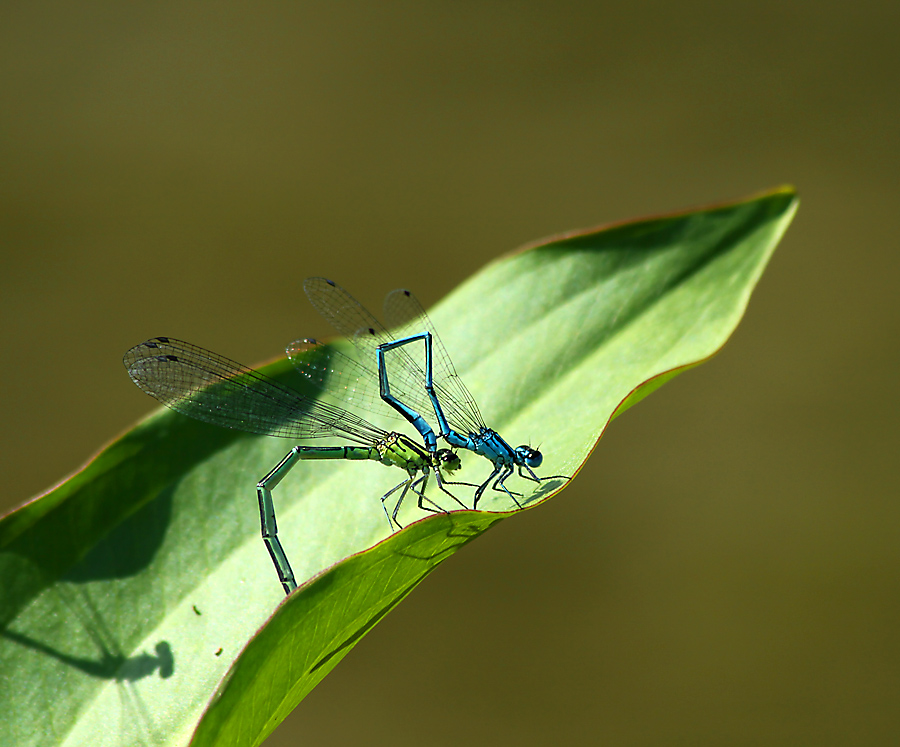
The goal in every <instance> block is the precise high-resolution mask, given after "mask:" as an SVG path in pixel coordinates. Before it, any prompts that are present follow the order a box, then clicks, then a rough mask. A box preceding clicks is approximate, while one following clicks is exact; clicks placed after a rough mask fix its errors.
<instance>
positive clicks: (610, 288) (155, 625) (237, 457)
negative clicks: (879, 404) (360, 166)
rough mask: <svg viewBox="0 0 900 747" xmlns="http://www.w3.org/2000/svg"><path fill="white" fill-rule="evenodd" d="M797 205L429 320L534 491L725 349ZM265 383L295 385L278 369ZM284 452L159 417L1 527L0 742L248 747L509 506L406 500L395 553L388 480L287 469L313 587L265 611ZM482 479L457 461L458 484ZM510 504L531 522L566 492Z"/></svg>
mask: <svg viewBox="0 0 900 747" xmlns="http://www.w3.org/2000/svg"><path fill="white" fill-rule="evenodd" d="M796 204H797V203H796V197H795V194H794V193H793V191H792V190H790V189H781V190H776V191H774V192H771V193H768V194H765V195H762V196H758V197H755V198H752V199H750V200H747V201H744V202H740V203H736V204H729V205H724V206H719V207H715V208H710V209H705V210H700V211H694V212H688V213H682V214H677V215H672V216H666V217H661V218H652V219H648V220H641V221H637V222H632V223H623V224H619V225H615V226H612V227H607V228H605V229H600V230H594V231H586V232H579V233H574V234H571V235H569V236H566V237H562V238H556V239H553V240H550V241H546V242H542V243H539V244H536V245H534V246H531V247H528V248H526V249H525V250H522V251H520V252H518V253H516V254H514V255H511V256H508V257H505V258H503V259H500V260H498V261H496V262H493V263H492V264H490V265H488V266H487V267H485V268H484V269H483V270H482V271H481V272H479V273H478V274H477V275H476V276H475V277H473V278H471V279H470V280H469V281H468V282H466V283H465V284H464V285H463V286H461V287H460V288H458V289H457V290H456V291H455V292H454V293H452V294H451V295H450V296H449V297H448V298H447V299H445V300H444V301H443V302H442V303H441V304H440V305H439V306H438V307H437V308H436V309H434V310H433V313H432V319H433V321H434V323H435V325H436V327H437V328H438V329H439V330H440V331H441V334H442V337H443V340H444V343H445V345H446V346H447V348H448V350H449V351H450V353H451V355H452V357H453V359H454V362H455V364H456V367H457V370H458V371H459V372H460V374H461V375H462V376H463V378H464V380H465V381H466V383H467V385H468V387H469V389H471V391H472V393H473V394H474V395H475V397H476V398H477V399H478V402H479V405H480V407H481V410H482V413H483V415H484V417H485V420H486V421H487V422H488V424H489V425H491V426H492V427H494V428H496V429H497V430H498V431H499V432H500V433H501V434H503V435H504V437H505V438H506V439H507V440H508V441H510V442H511V443H512V444H513V445H516V444H519V443H532V444H535V445H538V444H539V445H540V446H541V448H542V450H543V452H544V455H545V459H544V464H543V466H542V467H541V469H540V470H539V473H540V474H542V475H553V474H562V475H574V474H575V473H576V472H577V471H578V470H579V468H580V467H581V465H582V464H583V462H584V460H585V459H586V458H587V457H588V455H589V454H590V452H591V450H592V449H593V448H594V447H595V446H596V444H597V440H598V439H599V438H600V435H601V433H602V432H603V430H604V428H605V427H606V426H607V424H608V423H609V422H610V421H611V419H612V418H613V417H614V416H616V415H619V414H621V413H622V412H623V411H624V410H625V409H627V407H629V406H631V405H633V404H635V403H636V402H637V401H639V400H640V399H641V398H643V397H644V396H646V395H647V394H649V393H650V392H651V391H652V390H653V389H655V388H656V387H658V386H659V385H661V384H662V383H664V382H665V381H666V380H668V379H669V378H671V377H672V376H673V375H675V374H676V373H677V372H679V371H681V370H684V369H686V368H689V367H690V366H692V365H695V364H697V363H698V362H701V361H703V360H704V359H706V358H708V357H709V356H711V355H712V354H714V353H715V352H716V351H717V350H718V349H719V348H720V347H721V346H722V345H723V344H724V342H725V341H726V339H727V338H728V336H729V335H730V334H731V332H732V331H733V330H734V328H735V326H736V325H737V323H738V321H739V320H740V317H741V315H742V314H743V312H744V309H745V308H746V305H747V301H748V299H749V296H750V293H751V291H752V290H753V287H754V286H755V284H756V282H757V280H758V279H759V276H760V274H761V273H762V270H763V268H764V266H765V264H766V262H767V260H768V258H769V256H770V255H771V253H772V251H773V250H774V247H775V245H776V244H777V242H778V240H779V238H780V237H781V235H782V233H783V232H784V230H785V229H786V227H787V225H788V223H789V222H790V219H791V217H792V215H793V212H794V210H795V208H796ZM385 290H389V289H385ZM299 333H302V330H298V334H299ZM172 334H177V330H172ZM135 342H139V341H138V340H135ZM196 342H199V343H201V344H202V342H203V341H201V340H198V341H196ZM220 352H223V353H225V354H226V355H227V354H228V351H220ZM110 365H118V363H117V362H114V361H110ZM264 370H265V371H266V372H267V373H269V374H270V375H271V376H274V377H276V378H277V379H279V380H281V381H283V382H285V383H290V384H292V385H295V386H298V387H299V386H302V384H301V382H300V380H299V377H298V376H297V374H296V373H295V372H294V371H293V370H292V368H291V366H290V364H288V363H287V362H286V361H280V362H278V363H275V364H273V365H271V366H268V367H267V368H266V369H264ZM122 375H123V376H125V373H124V371H123V373H122ZM379 424H380V425H384V426H387V427H389V428H393V427H399V426H398V425H397V424H396V423H387V422H383V423H379ZM290 446H291V444H290V443H289V442H287V441H284V440H282V439H277V438H268V437H256V436H248V435H245V434H241V433H238V432H234V431H228V430H224V429H218V428H215V427H211V426H206V425H203V424H201V423H197V422H194V421H191V420H189V419H188V418H185V417H183V416H180V415H178V414H176V413H172V412H169V411H161V412H158V413H157V414H155V415H153V416H152V417H151V418H149V419H148V420H146V421H145V422H143V423H141V424H140V425H138V426H137V427H136V428H135V429H134V430H132V431H131V432H130V433H128V434H127V435H126V436H124V437H123V438H122V439H120V440H119V441H117V442H115V443H114V444H112V445H111V446H110V447H109V448H107V449H106V450H105V451H104V452H103V453H101V454H100V455H99V456H98V457H97V458H96V459H95V460H94V461H93V462H92V463H91V464H90V465H89V466H87V467H86V468H85V469H83V470H82V471H81V472H80V473H78V474H77V475H75V476H73V477H72V478H71V479H69V480H68V481H67V482H65V483H64V484H62V485H60V486H59V487H58V488H56V489H55V490H53V491H52V492H50V493H48V494H47V495H45V496H43V497H42V498H40V499H39V500H36V501H34V502H32V503H30V504H28V505H27V506H25V507H23V508H22V509H20V510H19V511H17V512H15V513H13V514H11V515H9V516H7V517H6V518H5V519H3V521H2V523H0V574H2V584H0V588H2V591H0V595H2V596H0V615H2V620H0V624H2V633H0V671H2V673H3V677H2V678H0V723H3V725H4V729H3V731H2V733H0V744H4V745H6V744H9V745H17V746H20V747H25V746H26V745H35V746H37V745H41V746H43V745H48V744H54V745H57V744H58V745H90V746H91V747H100V746H101V745H116V746H119V745H136V744H146V745H183V744H187V743H189V742H191V740H192V739H193V743H194V744H197V745H256V744H259V743H260V742H262V741H263V739H264V738H265V737H266V735H267V734H269V733H270V732H271V731H272V730H273V729H274V728H275V727H276V726H277V725H278V723H279V722H280V721H281V720H282V719H283V718H284V717H285V716H286V715H287V714H288V713H289V712H290V711H291V709H293V708H294V707H295V706H296V705H297V703H298V702H299V701H300V700H301V699H302V698H303V697H304V695H306V693H308V692H309V691H310V690H311V689H312V688H313V687H314V686H315V685H316V683H317V682H318V681H319V680H320V679H321V678H322V677H324V676H325V674H327V673H328V671H330V670H331V668H332V667H334V665H335V664H336V663H337V662H338V661H340V659H341V658H342V657H343V656H344V655H345V654H346V653H347V652H348V651H349V650H350V649H351V648H352V647H353V645H354V644H355V643H356V642H357V641H358V640H359V639H360V638H361V637H362V636H363V635H364V634H365V633H366V632H367V631H368V630H369V629H370V628H371V627H372V626H373V625H374V624H375V623H377V622H378V620H379V619H381V617H382V616H384V615H385V614H386V613H387V612H388V611H389V610H390V609H391V608H392V607H393V606H394V605H396V604H397V603H398V602H399V601H400V600H401V599H402V598H403V597H404V596H405V595H406V594H408V593H409V592H410V591H411V590H412V588H413V587H415V585H416V584H418V583H419V582H420V581H421V580H422V579H423V578H424V577H425V576H426V575H428V573H429V572H430V571H431V570H433V569H434V568H435V567H436V566H437V565H438V564H439V563H440V562H441V561H443V560H445V559H446V558H448V557H449V556H450V555H452V554H453V553H454V552H455V551H456V550H457V549H458V548H460V547H461V546H462V545H464V544H466V543H467V542H469V541H470V540H472V539H474V538H475V537H477V536H478V535H480V534H481V533H483V532H484V531H486V530H487V529H488V528H489V527H490V526H491V525H492V524H494V523H496V522H497V521H500V520H502V519H503V518H505V517H506V516H509V515H510V514H509V513H508V512H509V510H510V509H511V508H514V506H511V505H510V502H509V499H508V498H504V497H503V496H502V495H501V494H499V493H492V492H491V491H488V493H487V494H486V498H485V500H484V501H483V502H482V504H480V506H479V507H480V508H483V509H485V510H484V511H478V512H472V511H467V512H455V513H452V514H450V515H437V516H432V517H431V518H424V515H423V514H422V513H421V512H420V511H419V510H418V509H417V508H416V507H415V505H414V503H415V502H414V501H408V505H407V504H405V508H404V510H403V512H402V514H401V520H402V521H403V523H405V524H409V526H407V528H406V529H404V530H403V531H401V532H398V533H396V534H393V535H390V532H389V529H388V525H387V522H386V520H385V517H384V514H383V512H382V510H381V506H380V503H379V500H378V499H379V497H380V496H381V495H382V494H383V493H384V492H386V491H387V490H388V489H389V488H390V487H392V486H393V485H395V484H396V483H397V482H398V481H399V480H400V478H401V477H402V473H400V472H399V471H398V470H397V469H395V468H394V469H389V468H386V467H384V466H382V465H379V464H375V463H360V462H353V463H343V462H327V463H324V462H318V463H315V462H306V463H301V464H299V465H298V466H297V467H296V468H295V469H294V470H293V472H291V474H290V476H289V477H288V478H287V479H286V480H285V482H284V483H282V485H281V486H279V488H278V489H277V491H276V494H275V501H276V504H277V506H278V510H279V514H278V517H279V529H280V536H281V538H282V540H283V542H284V545H285V549H286V551H287V552H288V555H289V556H290V558H291V562H292V564H293V567H294V571H295V573H296V574H297V578H298V580H301V579H311V580H310V581H309V582H308V583H306V584H305V585H303V586H301V587H300V588H299V589H298V590H297V591H296V592H295V593H294V594H293V595H292V596H291V597H290V598H288V599H287V600H284V596H283V593H282V591H281V586H280V584H279V583H278V581H277V578H276V576H275V572H274V570H273V568H272V565H271V562H270V560H269V557H268V555H267V553H266V551H265V549H264V547H263V544H262V541H261V540H260V538H259V518H258V514H257V509H256V497H255V491H254V486H255V484H256V482H257V481H258V480H259V479H260V478H261V477H262V476H263V475H264V474H265V473H266V472H267V471H268V470H269V469H270V468H271V467H272V466H273V465H274V464H275V463H276V462H277V461H278V460H279V459H280V458H281V457H282V456H284V454H285V453H286V452H287V450H288V449H289V448H290ZM489 472H490V465H489V464H488V463H487V462H486V461H484V460H483V459H480V458H479V457H475V456H473V455H465V456H464V460H463V471H462V475H461V478H462V479H467V480H469V481H472V482H478V481H479V480H483V479H484V478H485V477H486V476H487V474H488V473H489ZM509 484H510V485H511V487H513V489H516V490H520V491H523V492H525V499H524V502H525V505H526V508H529V509H530V508H533V507H535V506H536V505H538V504H539V503H540V502H541V501H543V500H546V499H547V498H549V497H550V496H551V495H552V494H553V493H554V492H556V491H558V489H559V488H560V487H562V485H563V484H564V481H563V480H554V481H548V482H545V483H543V484H542V485H541V486H540V487H539V488H538V489H537V490H536V491H535V490H533V488H534V487H535V486H534V484H533V483H527V482H525V481H523V480H521V479H520V478H518V477H515V478H512V479H511V480H510V483H509ZM432 494H433V493H432V492H431V491H430V492H429V495H432ZM436 500H437V498H436ZM505 512H506V513H505ZM418 519H423V520H421V521H417V520H418ZM282 602H283V603H282ZM198 723H199V726H198Z"/></svg>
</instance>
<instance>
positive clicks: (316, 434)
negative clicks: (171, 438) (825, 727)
mask: <svg viewBox="0 0 900 747" xmlns="http://www.w3.org/2000/svg"><path fill="white" fill-rule="evenodd" d="M123 362H124V363H125V367H126V368H127V369H128V375H129V376H131V378H132V380H133V381H134V383H135V384H137V385H138V387H140V388H141V389H142V390H143V391H145V392H146V393H147V394H149V395H150V396H151V397H154V398H155V399H157V400H159V401H160V402H162V403H163V404H164V405H166V407H169V408H171V409H172V410H175V411H176V412H180V413H181V414H183V415H187V416H188V417H191V418H194V419H196V420H202V421H203V422H206V423H211V424H213V425H217V426H220V427H223V428H233V429H236V430H240V431H246V432H247V433H257V434H261V435H269V436H281V437H283V438H295V439H306V438H323V437H326V436H338V437H340V438H344V439H347V440H350V441H352V442H355V443H358V444H360V445H363V446H368V445H370V444H371V443H372V442H373V441H375V440H378V439H379V438H382V437H384V436H385V435H386V434H385V432H384V431H382V430H381V429H379V428H376V427H375V426H373V425H371V424H370V423H367V422H366V421H365V420H363V419H362V418H359V417H357V416H356V415H353V414H352V413H349V412H347V411H346V410H343V409H341V408H339V407H335V406H333V405H328V404H325V403H322V402H317V401H316V400H314V399H310V398H309V397H304V396H303V395H302V394H300V393H299V392H296V391H294V390H293V389H290V388H288V387H285V386H283V385H282V384H279V383H278V382H276V381H275V380H274V379H271V378H269V377H268V376H266V375H265V374H262V373H260V372H259V371H254V370H253V369H250V368H247V367H246V366H242V365H241V364H240V363H237V362H235V361H233V360H230V359H228V358H225V357H224V356H221V355H218V354H217V353H213V352H211V351H209V350H205V349H204V348H201V347H199V346H197V345H192V344H190V343H188V342H183V341H182V340H175V339H173V338H171V337H155V338H153V339H150V340H147V341H146V342H143V343H141V344H140V345H136V346H135V347H133V348H132V349H131V350H129V351H128V352H127V353H125V357H124V359H123Z"/></svg>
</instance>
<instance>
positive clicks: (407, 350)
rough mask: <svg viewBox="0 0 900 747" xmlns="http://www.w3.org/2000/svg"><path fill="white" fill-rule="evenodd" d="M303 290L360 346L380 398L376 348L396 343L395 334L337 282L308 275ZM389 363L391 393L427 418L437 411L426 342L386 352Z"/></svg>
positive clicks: (363, 366)
mask: <svg viewBox="0 0 900 747" xmlns="http://www.w3.org/2000/svg"><path fill="white" fill-rule="evenodd" d="M303 290H304V291H306V295H307V296H308V297H309V300H310V303H312V305H313V306H314V307H315V309H316V311H318V312H319V313H320V314H321V315H322V316H323V317H325V319H327V320H328V321H329V322H331V324H332V326H333V327H334V328H335V329H336V330H337V331H338V332H340V333H341V334H343V335H344V336H345V337H346V338H348V339H349V340H350V341H351V342H352V343H353V344H354V345H355V346H356V351H357V356H358V359H359V360H358V364H359V367H360V369H361V370H362V371H363V372H367V375H368V376H369V377H370V379H371V382H372V384H371V385H370V386H374V389H373V391H374V392H375V393H376V395H377V396H378V397H379V398H380V393H379V392H380V390H379V386H378V363H377V358H376V354H375V351H376V350H377V348H378V346H379V345H383V344H385V343H388V342H392V341H393V340H394V336H393V335H392V334H391V333H390V332H389V331H388V330H387V329H386V328H385V327H384V325H383V324H382V323H381V322H379V321H378V319H376V318H375V316H374V315H373V314H371V313H370V312H369V311H367V310H366V309H365V308H364V307H363V305H362V304H361V303H360V302H359V301H357V300H356V299H355V298H353V296H351V295H350V294H349V293H348V292H347V291H345V290H344V289H343V288H341V286H339V285H337V283H335V282H333V281H331V280H328V279H326V278H307V279H306V280H305V281H304V282H303ZM423 331H424V330H418V332H423ZM411 334H416V332H415V331H414V332H411ZM385 365H386V366H387V371H388V380H389V382H390V385H391V393H392V394H393V395H394V396H395V397H396V398H397V399H399V400H400V401H401V402H404V403H405V404H407V405H408V406H410V407H412V408H413V409H414V410H416V411H417V412H418V413H419V414H420V415H423V416H424V417H426V418H427V417H428V414H429V413H433V412H434V411H433V409H432V405H431V400H430V399H429V398H428V393H427V392H426V391H425V348H424V345H423V344H422V343H419V344H418V345H406V346H404V347H402V348H398V349H395V350H392V351H390V352H389V353H387V355H385ZM325 386H326V388H327V391H329V392H332V389H331V387H330V385H328V384H326V385H325ZM389 409H390V411H391V415H392V416H393V417H400V415H399V413H397V411H396V410H394V409H393V408H389ZM378 412H381V410H378Z"/></svg>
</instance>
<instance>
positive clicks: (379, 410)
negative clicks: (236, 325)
mask: <svg viewBox="0 0 900 747" xmlns="http://www.w3.org/2000/svg"><path fill="white" fill-rule="evenodd" d="M285 352H286V353H287V357H288V358H289V359H290V361H291V363H293V364H294V368H296V369H297V372H298V373H299V374H300V375H301V376H302V377H303V378H304V379H305V380H306V381H308V382H309V383H310V384H311V385H312V386H314V387H316V388H317V389H319V390H320V391H322V392H324V393H327V394H329V395H331V396H332V397H334V398H335V399H337V400H338V401H340V402H342V403H344V404H346V405H347V406H348V407H354V408H358V409H360V410H365V411H366V412H371V413H374V414H376V415H384V416H388V417H394V418H399V417H400V414H399V413H398V412H397V411H396V410H395V409H394V408H393V407H391V406H390V405H389V404H388V403H387V402H385V401H384V400H383V399H382V398H381V394H380V392H379V388H378V374H377V372H376V371H375V369H374V368H367V367H365V366H363V365H362V364H361V363H360V362H359V361H357V360H355V359H354V358H351V357H350V356H347V355H344V354H343V353H341V352H339V351H337V350H335V349H334V348H331V347H328V346H327V345H326V344H324V343H322V342H319V341H318V340H315V339H312V338H309V337H307V338H303V339H300V340H294V342H292V343H290V344H289V345H288V346H287V347H286V348H285ZM373 360H374V354H373Z"/></svg>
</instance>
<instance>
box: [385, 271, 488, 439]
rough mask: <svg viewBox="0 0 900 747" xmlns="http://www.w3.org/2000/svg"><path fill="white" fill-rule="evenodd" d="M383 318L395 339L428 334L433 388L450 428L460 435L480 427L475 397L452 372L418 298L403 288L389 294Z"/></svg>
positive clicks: (449, 361)
mask: <svg viewBox="0 0 900 747" xmlns="http://www.w3.org/2000/svg"><path fill="white" fill-rule="evenodd" d="M384 319H385V321H386V322H387V323H388V325H389V326H390V327H391V328H392V329H393V330H394V332H395V334H396V335H397V336H398V337H406V336H409V335H412V334H418V333H419V332H424V331H428V332H431V336H432V343H431V345H432V358H433V361H432V365H433V367H434V371H433V378H434V388H435V392H436V394H437V397H438V401H439V402H440V403H441V405H442V406H443V408H444V414H445V415H446V416H447V420H448V422H449V423H450V426H451V427H452V428H454V430H457V431H461V432H462V433H469V432H471V431H478V430H479V429H480V428H482V427H484V420H483V419H482V417H481V413H480V412H479V410H478V405H477V404H476V403H475V398H474V397H473V396H472V395H471V394H470V393H469V390H468V389H467V388H466V385H465V384H463V381H462V379H461V378H459V375H458V374H457V373H456V368H455V367H454V366H453V361H451V360H450V356H449V354H448V353H447V349H446V348H445V347H444V343H443V342H441V338H440V336H439V335H438V333H437V332H436V331H435V329H434V325H433V324H432V323H431V319H429V318H428V314H427V313H426V312H425V309H424V308H423V307H422V304H421V303H419V299H417V298H416V297H415V296H414V295H413V294H412V292H411V291H408V290H406V289H405V288H400V289H398V290H395V291H391V292H390V293H388V294H387V296H386V297H385V299H384Z"/></svg>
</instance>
